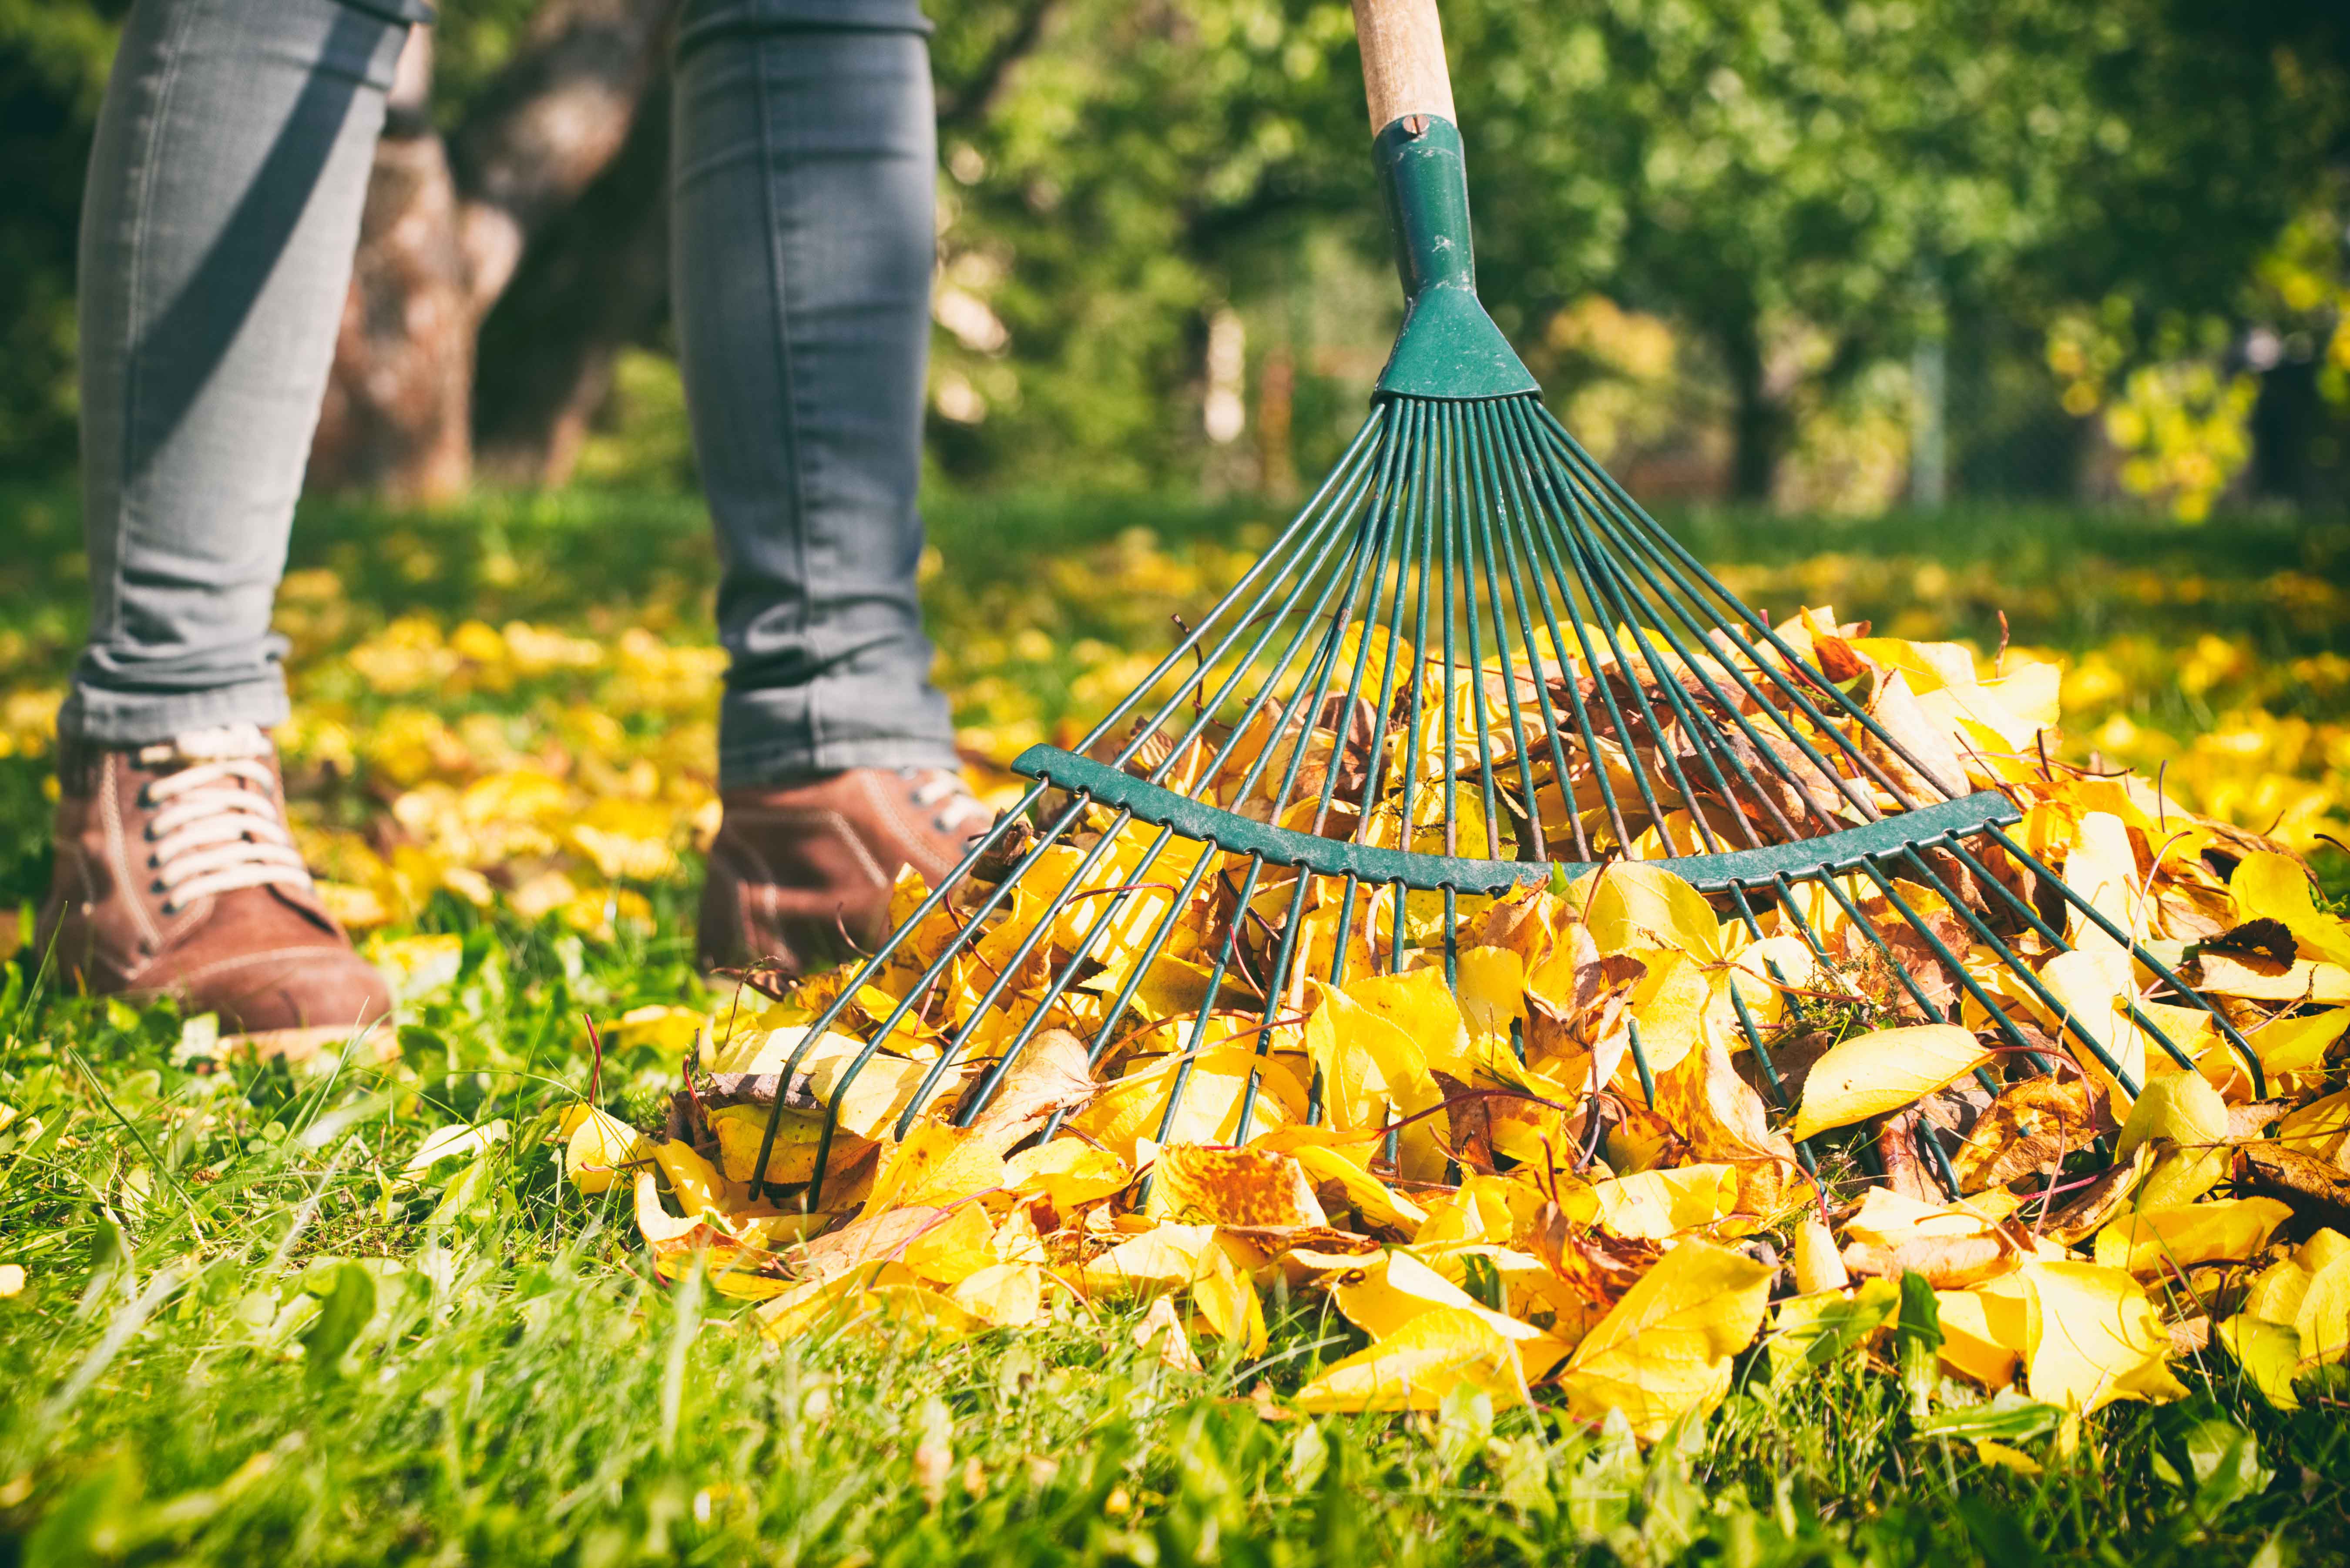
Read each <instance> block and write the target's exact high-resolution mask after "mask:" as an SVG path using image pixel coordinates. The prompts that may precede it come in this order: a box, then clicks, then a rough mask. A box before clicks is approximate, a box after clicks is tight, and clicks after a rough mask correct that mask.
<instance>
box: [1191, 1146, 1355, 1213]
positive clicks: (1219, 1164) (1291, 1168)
mask: <svg viewBox="0 0 2350 1568" xmlns="http://www.w3.org/2000/svg"><path fill="white" fill-rule="evenodd" d="M1153 1170H1154V1174H1153V1176H1152V1179H1151V1183H1150V1199H1149V1206H1148V1210H1147V1211H1148V1212H1149V1216H1150V1217H1151V1218H1152V1219H1154V1220H1201V1221H1205V1222H1206V1223H1209V1224H1212V1225H1322V1224H1326V1223H1328V1218H1327V1216H1326V1215H1325V1214H1324V1213H1323V1212H1322V1205H1321V1204H1320V1203H1318V1202H1316V1201H1315V1197H1314V1187H1313V1184H1312V1183H1311V1182H1310V1181H1308V1180H1307V1179H1306V1176H1305V1167H1303V1166H1301V1165H1299V1164H1298V1163H1297V1161H1296V1160H1295V1158H1292V1157H1290V1156H1288V1155H1285V1154H1276V1153H1274V1152H1271V1151H1269V1150H1266V1149H1262V1148H1209V1147H1201V1145H1199V1144H1191V1143H1170V1144H1168V1145H1166V1146H1165V1147H1162V1148H1160V1149H1159V1161H1158V1164H1157V1165H1156V1166H1155V1167H1154V1168H1153Z"/></svg>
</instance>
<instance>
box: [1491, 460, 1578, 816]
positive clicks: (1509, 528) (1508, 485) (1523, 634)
mask: <svg viewBox="0 0 2350 1568" xmlns="http://www.w3.org/2000/svg"><path fill="white" fill-rule="evenodd" d="M1484 419H1485V422H1486V424H1487V426H1488V439H1489V440H1490V439H1491V426H1492V415H1491V414H1490V413H1488V414H1485V415H1484ZM1495 466H1496V467H1497V469H1498V470H1499V472H1500V474H1501V478H1500V482H1499V488H1500V489H1501V490H1502V491H1503V493H1504V495H1505V496H1506V498H1507V502H1508V503H1509V504H1504V505H1503V506H1502V507H1500V508H1499V510H1500V511H1501V513H1502V539H1503V559H1504V561H1505V562H1506V563H1507V565H1508V567H1509V573H1510V602H1511V604H1512V605H1513V607H1515V608H1516V610H1517V612H1518V639H1519V641H1520V643H1521V644H1522V645H1523V647H1524V649H1525V650H1526V672H1527V677H1528V679H1529V680H1532V681H1533V683H1534V701H1535V702H1536V703H1537V705H1538V706H1539V707H1540V709H1541V711H1542V720H1543V729H1544V733H1545V734H1546V735H1547V737H1548V739H1549V742H1550V755H1551V766H1552V769H1553V770H1554V772H1555V775H1556V777H1557V780H1558V794H1559V804H1560V809H1562V810H1563V811H1565V814H1566V823H1567V829H1568V831H1569V833H1570V834H1571V835H1572V836H1573V838H1574V842H1575V858H1576V859H1578V860H1588V859H1590V858H1591V845H1590V841H1589V839H1588V838H1587V837H1586V835H1585V833H1584V831H1583V814H1582V811H1581V809H1580V806H1579V805H1578V803H1577V802H1576V800H1575V789H1574V785H1573V783H1572V782H1571V774H1570V771H1569V769H1568V767H1567V763H1566V746H1565V742H1564V741H1563V740H1562V739H1561V738H1560V736H1559V732H1558V711H1557V708H1556V706H1555V704H1554V703H1553V702H1552V701H1551V696H1550V682H1549V681H1547V680H1544V679H1543V677H1542V672H1541V671H1542V661H1541V660H1540V659H1536V658H1535V657H1534V619H1533V618H1532V617H1531V616H1530V615H1529V614H1528V613H1527V611H1526V584H1525V575H1524V573H1523V571H1522V570H1521V568H1520V566H1519V554H1520V548H1519V546H1520V538H1521V534H1522V531H1523V525H1524V515H1523V514H1524V513H1525V511H1526V507H1527V503H1526V498H1525V493H1524V490H1523V487H1522V486H1521V484H1520V483H1519V481H1518V475H1517V472H1516V470H1515V468H1514V467H1513V466H1511V465H1509V464H1496V465H1495ZM1535 575H1536V579H1537V583H1538V584H1539V580H1540V572H1539V570H1537V572H1536V574H1535ZM1548 614H1549V607H1548V605H1547V603H1545V605H1544V615H1545V616H1546V617H1547V616H1548ZM1551 657H1552V659H1554V660H1555V661H1556V662H1557V663H1558V665H1559V670H1560V675H1561V679H1562V680H1565V684H1566V686H1567V689H1568V690H1569V691H1574V689H1575V683H1574V681H1573V680H1571V679H1568V678H1567V670H1566V650H1565V649H1564V648H1562V647H1561V646H1560V645H1559V639H1558V628H1557V624H1556V622H1555V620H1553V622H1552V625H1551ZM1577 701H1578V703H1579V701H1580V698H1579V696H1578V698H1577ZM1597 765H1598V764H1597V759H1596V756H1595V757H1594V760H1593V766H1594V768H1595V770H1596V768H1597ZM1526 800H1527V806H1528V810H1529V812H1530V814H1531V820H1532V822H1533V826H1534V833H1535V836H1537V837H1538V838H1542V837H1543V833H1542V803H1541V801H1540V800H1539V799H1537V798H1536V795H1535V792H1534V781H1533V778H1532V776H1531V770H1529V776H1528V778H1527V781H1526ZM1539 857H1540V858H1543V859H1548V858H1549V857H1550V846H1549V843H1548V840H1547V839H1546V838H1544V842H1543V844H1542V846H1541V854H1540V856H1539Z"/></svg>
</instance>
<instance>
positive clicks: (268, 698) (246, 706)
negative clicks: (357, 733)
mask: <svg viewBox="0 0 2350 1568" xmlns="http://www.w3.org/2000/svg"><path fill="white" fill-rule="evenodd" d="M290 716H291V710H290V709H289V707H288V706H287V703H286V688H285V685H284V684H283V683H282V682H279V681H276V680H253V681H247V682H245V683H244V684H242V685H237V686H229V687H223V688H218V689H215V690H213V691H175V692H172V693H171V694H170V695H168V696H154V695H148V694H132V693H127V692H121V691H95V690H92V689H90V688H88V687H82V686H76V687H75V688H73V689H72V691H69V692H68V694H67V696H66V700H65V703H64V705H63V706H62V707H60V708H59V709H58V710H57V732H58V733H59V734H60V735H67V736H70V737H72V738H73V739H75V740H78V741H88V742H91V743H93V744H96V745H100V746H149V745H154V744H156V743H158V742H163V741H168V740H171V739H172V738H173V737H174V736H178V735H184V734H187V733H188V732H191V731H194V730H213V729H218V728H220V727H221V726H223V725H224V724H257V725H259V726H260V727H261V728H263V729H265V730H272V729H276V727H277V726H278V725H280V724H283V723H284V722H286V720H287V718H289V717H290Z"/></svg>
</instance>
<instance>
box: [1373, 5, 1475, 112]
mask: <svg viewBox="0 0 2350 1568" xmlns="http://www.w3.org/2000/svg"><path fill="white" fill-rule="evenodd" d="M1355 37H1356V39H1357V41H1358V42H1359V43H1360V44H1361V45H1362V48H1363V90H1364V92H1365V93H1366V94H1367V96H1368V97H1369V99H1370V100H1371V134H1372V135H1374V136H1377V135H1378V133H1379V132H1380V131H1382V130H1386V129H1387V128H1388V126H1390V125H1393V124H1394V123H1395V122H1396V121H1397V120H1399V119H1404V118H1405V117H1406V116H1409V115H1415V114H1432V115H1439V116H1441V117H1442V118H1443V119H1448V120H1451V121H1452V122H1453V123H1454V124H1456V125H1457V124H1459V123H1460V121H1459V119H1457V118H1455V116H1454V115H1453V112H1452V78H1451V74H1450V73H1448V72H1447V71H1446V70H1445V68H1444V26H1443V24H1442V23H1441V22H1440V21H1439V20H1438V19H1437V15H1436V0H1355Z"/></svg>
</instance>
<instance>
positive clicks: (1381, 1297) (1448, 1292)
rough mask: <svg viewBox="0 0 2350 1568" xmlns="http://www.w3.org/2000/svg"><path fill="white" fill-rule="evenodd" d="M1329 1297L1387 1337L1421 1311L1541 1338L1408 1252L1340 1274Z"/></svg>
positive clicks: (1365, 1327) (1350, 1318)
mask: <svg viewBox="0 0 2350 1568" xmlns="http://www.w3.org/2000/svg"><path fill="white" fill-rule="evenodd" d="M1330 1299H1331V1300H1332V1301H1334V1302H1336V1303H1337V1306H1338V1310H1339V1311H1340V1312H1341V1313H1344V1314H1346V1316H1347V1322H1349V1323H1351V1324H1354V1325H1355V1326H1356V1327H1357V1328H1359V1329H1361V1330H1362V1331H1363V1332H1364V1333H1365V1334H1369V1335H1370V1336H1371V1337H1372V1338H1373V1339H1387V1338H1388V1337H1390V1336H1391V1335H1393V1334H1395V1333H1396V1332H1397V1331H1398V1330H1399V1329H1400V1328H1402V1327H1403V1325H1404V1324H1408V1323H1409V1322H1410V1321H1411V1320H1412V1319H1414V1318H1416V1317H1418V1316H1419V1315H1420V1314H1422V1313H1427V1312H1434V1311H1437V1310H1438V1309H1440V1308H1444V1309H1451V1310H1455V1311H1460V1312H1468V1313H1476V1314H1482V1315H1483V1316H1484V1317H1485V1318H1486V1319H1487V1320H1488V1321H1489V1322H1490V1323H1491V1324H1492V1329H1493V1332H1494V1333H1496V1334H1500V1335H1502V1336H1503V1338H1504V1339H1523V1340H1529V1341H1531V1340H1537V1339H1541V1338H1543V1337H1544V1335H1543V1332H1542V1330H1540V1329H1538V1328H1534V1327H1533V1326H1532V1325H1530V1324H1523V1323H1520V1322H1518V1321H1517V1320H1516V1319H1514V1318H1512V1317H1509V1316H1507V1315H1505V1314H1502V1313H1498V1312H1494V1311H1493V1310H1492V1309H1491V1308H1490V1307H1487V1306H1486V1305H1484V1303H1482V1302H1480V1301H1478V1300H1477V1298H1476V1297H1474V1296H1472V1295H1471V1294H1470V1293H1468V1292H1467V1291H1464V1290H1462V1289H1461V1287H1460V1286H1459V1285H1457V1284H1454V1283H1453V1282H1451V1280H1448V1279H1446V1278H1445V1277H1444V1276H1443V1275H1442V1274H1440V1273H1438V1272H1436V1271H1435V1270H1434V1269H1431V1268H1430V1267H1429V1266H1428V1265H1427V1264H1426V1263H1425V1262H1421V1261H1420V1260H1419V1259H1418V1258H1416V1257H1414V1256H1412V1255H1411V1254H1410V1253H1409V1252H1407V1251H1399V1250H1397V1249H1393V1248H1390V1249H1389V1250H1388V1251H1385V1252H1381V1253H1378V1254H1377V1255H1376V1256H1374V1257H1371V1258H1368V1259H1366V1260H1363V1261H1362V1266H1361V1267H1359V1268H1355V1269H1350V1270H1348V1271H1347V1272H1344V1273H1342V1274H1340V1275H1338V1276H1337V1277H1336V1279H1335V1280H1334V1281H1332V1282H1331V1284H1330Z"/></svg>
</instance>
